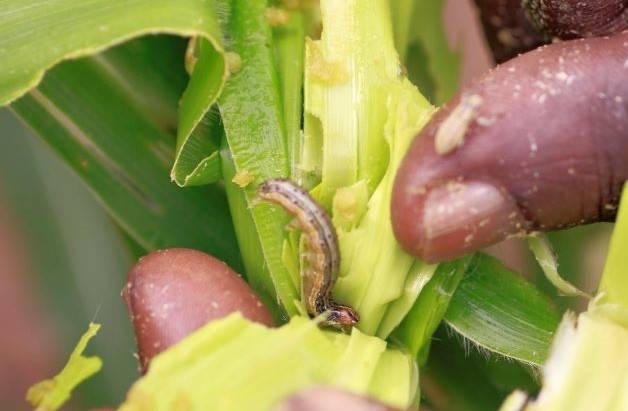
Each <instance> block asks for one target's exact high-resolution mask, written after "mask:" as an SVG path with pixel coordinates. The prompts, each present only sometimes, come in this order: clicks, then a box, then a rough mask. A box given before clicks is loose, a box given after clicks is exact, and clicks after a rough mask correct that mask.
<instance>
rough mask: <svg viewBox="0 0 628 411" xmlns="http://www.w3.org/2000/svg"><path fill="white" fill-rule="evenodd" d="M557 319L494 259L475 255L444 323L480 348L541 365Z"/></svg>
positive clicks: (540, 298)
mask: <svg viewBox="0 0 628 411" xmlns="http://www.w3.org/2000/svg"><path fill="white" fill-rule="evenodd" d="M559 319H560V317H559V316H558V314H557V313H556V312H555V310H554V309H553V308H552V307H551V306H550V304H549V303H548V300H547V298H546V297H545V296H543V295H542V294H541V293H540V292H539V291H538V290H537V289H536V288H535V287H534V286H533V285H531V284H530V283H528V282H526V281H525V280H524V279H523V278H521V277H520V276H518V275H516V274H514V273H512V272H511V271H509V270H508V269H507V268H506V267H504V266H503V265H502V264H501V263H500V262H499V261H498V260H497V259H495V258H493V257H490V256H488V255H485V254H479V253H478V254H476V255H475V257H474V258H473V260H472V261H471V262H470V264H469V267H468V269H467V272H466V275H465V276H464V277H463V279H462V280H461V282H460V284H459V286H458V288H457V290H456V292H455V293H454V295H453V297H452V299H451V301H450V302H449V308H448V309H447V312H446V313H445V321H446V322H447V324H448V325H449V326H451V327H452V328H453V329H454V330H455V331H456V332H458V333H459V334H461V335H462V336H463V337H464V338H466V339H467V340H469V341H470V342H471V343H473V344H476V345H477V346H478V347H479V348H481V349H487V350H489V351H492V352H495V353H498V354H500V355H504V356H506V357H510V358H513V359H516V360H519V361H521V362H524V363H529V364H531V365H537V366H538V365H541V364H542V363H543V361H545V359H546V358H547V355H548V352H549V347H550V344H551V342H552V338H553V335H554V331H555V330H556V327H557V326H558V323H559Z"/></svg>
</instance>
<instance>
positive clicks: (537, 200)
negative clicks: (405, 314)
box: [392, 32, 628, 261]
mask: <svg viewBox="0 0 628 411" xmlns="http://www.w3.org/2000/svg"><path fill="white" fill-rule="evenodd" d="M627 52H628V32H625V33H622V34H619V35H616V36H614V37H611V38H595V39H587V40H575V41H570V42H565V43H560V44H554V45H551V46H546V47H543V48H541V49H539V50H537V51H534V52H531V53H528V54H525V55H523V56H521V57H519V58H517V59H514V60H511V61H510V62H508V63H506V64H504V65H503V66H500V67H498V68H497V69H495V70H494V71H492V72H491V73H489V74H488V75H487V76H486V77H485V78H484V79H482V80H481V81H480V82H478V83H476V84H474V85H473V86H471V87H469V88H468V89H466V90H463V91H462V92H461V93H460V94H459V95H458V96H457V97H455V98H454V99H453V100H452V101H451V102H450V103H449V104H448V105H447V106H445V107H444V108H443V109H441V110H440V111H439V112H438V113H437V114H436V115H435V117H434V118H433V119H432V121H430V123H429V124H428V125H427V126H426V127H425V128H424V130H423V131H422V132H421V133H420V134H419V135H418V136H417V138H416V139H415V141H414V142H413V143H412V145H411V148H410V150H409V152H408V154H407V155H406V157H405V159H404V161H403V163H402V165H401V167H400V170H399V172H398V174H397V179H396V182H395V187H394V190H393V201H392V222H393V228H394V230H395V234H396V235H397V238H398V240H399V241H400V243H401V244H402V246H404V248H405V249H406V250H408V251H409V252H410V253H412V254H415V255H418V256H419V257H421V258H423V259H425V260H427V261H438V260H443V259H447V258H453V257H456V256H459V255H462V254H464V253H467V252H470V251H473V250H476V249H479V248H481V247H484V246H486V245H488V244H491V243H494V242H497V241H499V240H501V239H503V238H505V237H507V236H509V235H512V234H516V233H521V232H527V231H531V230H549V229H557V228H565V227H569V226H572V225H575V224H581V223H586V222H593V221H598V220H610V219H613V218H614V216H615V212H616V210H615V209H616V206H617V203H618V199H619V194H620V189H621V185H622V183H623V181H625V180H626V179H627V178H628V161H626V159H627V158H628V124H627V120H626V119H627V114H628V82H626V81H625V79H626V75H627V74H628V59H627V57H626V56H627ZM437 134H438V137H436V135H437ZM435 140H436V141H435ZM435 144H437V145H438V147H439V150H440V152H441V154H439V153H437V151H436V147H435Z"/></svg>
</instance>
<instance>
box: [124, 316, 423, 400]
mask: <svg viewBox="0 0 628 411" xmlns="http://www.w3.org/2000/svg"><path fill="white" fill-rule="evenodd" d="M389 377H394V378H389ZM417 381H418V375H417V371H416V367H415V365H414V362H413V361H412V359H411V358H410V357H409V356H408V355H406V354H403V353H402V352H400V351H398V350H394V349H390V348H388V347H387V344H386V342H385V341H383V340H380V339H378V338H376V337H371V336H367V335H364V334H362V333H360V332H359V331H358V330H355V329H354V330H353V332H352V333H351V335H346V334H339V333H334V332H325V331H323V330H321V329H320V328H318V326H317V325H316V323H315V322H313V321H309V320H308V319H305V318H303V317H298V316H297V317H293V318H292V319H291V321H290V322H289V323H288V324H285V325H284V326H282V327H280V328H277V329H269V328H266V327H264V326H261V325H259V324H256V323H252V322H250V321H248V320H245V319H243V318H242V317H241V315H240V314H237V313H236V314H232V315H231V316H229V317H226V318H223V319H221V320H217V321H213V322H211V323H209V324H207V325H206V326H204V327H203V328H201V329H199V330H198V331H196V332H195V333H193V334H191V335H190V336H189V337H188V338H186V339H185V340H183V341H182V342H181V343H179V344H177V345H176V346H174V347H172V348H171V349H169V350H167V351H165V352H163V353H161V354H160V355H158V356H157V357H155V358H154V359H153V361H152V363H151V367H150V369H149V371H148V373H147V374H146V376H144V377H143V378H142V379H140V380H139V381H138V382H137V383H135V384H134V386H133V387H132V388H131V390H130V391H129V395H128V397H127V400H126V402H125V403H124V404H122V406H121V407H120V408H119V410H120V411H130V410H134V411H139V410H172V409H178V408H179V407H183V406H185V407H187V408H188V409H207V410H210V409H211V410H214V409H216V410H224V411H230V410H234V411H240V410H251V411H254V410H260V411H261V410H268V409H272V406H273V405H275V404H276V403H277V402H278V401H280V400H281V399H283V398H285V397H286V396H288V395H290V394H292V393H294V392H296V391H298V390H301V389H304V388H307V387H311V386H314V385H326V386H330V387H337V388H341V389H345V390H349V391H352V392H354V393H358V394H366V395H370V396H374V397H375V398H377V399H379V400H380V401H383V402H384V403H385V404H388V405H390V406H393V407H398V408H404V409H405V408H407V407H408V406H409V405H411V404H413V403H415V402H416V398H418V391H417V389H418V385H417Z"/></svg>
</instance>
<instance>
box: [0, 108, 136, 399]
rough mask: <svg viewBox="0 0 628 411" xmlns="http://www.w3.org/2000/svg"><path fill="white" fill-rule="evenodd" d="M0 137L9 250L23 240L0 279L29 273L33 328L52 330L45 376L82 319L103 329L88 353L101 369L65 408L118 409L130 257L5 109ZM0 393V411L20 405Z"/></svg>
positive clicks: (0, 203)
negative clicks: (10, 226) (19, 256)
mask: <svg viewBox="0 0 628 411" xmlns="http://www.w3.org/2000/svg"><path fill="white" fill-rule="evenodd" d="M0 136H1V137H0V207H6V208H7V209H8V210H5V211H7V212H8V213H9V215H10V216H11V217H12V219H13V220H14V222H15V224H14V225H15V228H16V229H17V231H18V237H16V242H15V243H16V244H13V245H17V246H20V245H21V244H20V240H23V245H24V246H25V248H26V249H27V250H26V252H27V254H26V256H27V257H26V258H27V259H28V261H27V268H29V269H27V271H28V272H23V273H16V272H6V270H4V269H2V266H0V281H2V282H3V283H4V282H5V281H10V279H11V278H15V277H17V276H20V275H22V276H28V277H32V281H30V282H28V283H27V286H28V285H30V286H32V287H28V288H29V290H27V292H32V293H33V294H34V297H35V298H34V299H33V302H34V303H35V304H37V305H39V307H38V309H39V311H38V312H40V313H42V314H43V315H42V317H43V318H42V319H41V321H43V322H44V323H43V324H42V325H43V326H47V327H46V328H47V329H49V330H51V333H49V334H50V335H49V336H48V337H50V341H39V344H40V345H41V347H49V351H50V352H48V349H47V348H42V350H44V351H46V354H47V355H52V356H53V358H52V359H51V362H50V365H51V366H52V367H53V369H52V370H47V371H49V372H50V371H52V372H56V371H57V370H59V369H60V368H61V367H62V366H63V364H65V361H66V360H67V357H68V355H69V353H70V352H71V350H72V348H73V347H74V345H75V344H76V342H77V341H78V339H79V337H80V336H81V335H82V334H83V332H85V330H86V329H87V325H88V324H89V322H90V321H94V322H98V323H100V324H102V329H101V331H100V334H99V335H98V336H97V337H96V338H95V339H94V340H93V343H90V347H89V348H88V352H89V353H90V354H94V353H97V354H98V355H99V356H100V357H102V359H103V362H104V366H103V369H102V371H101V372H100V373H98V374H97V375H96V376H95V377H93V378H92V379H90V380H88V381H87V382H86V383H85V384H84V385H82V386H81V387H80V388H79V390H78V392H77V395H76V399H75V401H74V403H73V406H71V408H75V409H85V408H86V407H91V406H99V405H103V404H117V403H119V402H120V400H121V399H122V398H123V396H124V393H125V392H126V389H127V388H128V386H129V385H130V383H131V381H133V380H134V379H136V378H137V376H138V375H139V374H138V371H137V364H136V360H135V358H134V350H135V344H134V341H133V336H132V329H131V325H130V322H129V320H128V316H127V314H126V310H125V308H124V304H123V302H122V299H121V298H120V290H121V289H122V287H123V285H124V281H125V278H126V272H127V270H128V268H129V267H130V265H131V263H132V261H131V255H130V253H129V252H128V251H127V249H126V248H125V245H124V242H123V241H122V238H121V235H120V232H119V231H118V230H117V229H116V227H115V225H114V224H113V222H112V220H110V219H109V217H108V216H107V215H106V213H105V212H104V211H103V209H102V207H101V206H100V204H98V203H97V201H96V200H95V198H94V196H93V195H92V194H91V193H90V192H89V190H88V189H87V187H86V186H85V185H84V184H83V183H82V182H81V181H80V180H79V179H78V177H76V176H75V175H74V174H73V173H72V172H71V171H70V170H69V169H68V168H67V167H66V166H65V165H64V164H63V163H62V162H61V161H60V160H59V159H58V158H57V157H56V156H55V155H54V154H53V153H52V152H51V151H50V150H49V149H48V147H45V146H44V144H43V143H42V142H41V141H39V140H37V139H36V138H35V137H34V136H33V135H32V134H31V133H30V132H29V131H28V130H27V129H26V128H25V127H24V126H22V124H21V123H20V122H19V121H18V120H17V119H16V118H15V117H14V116H13V115H12V114H11V113H10V112H9V111H8V110H6V109H3V110H0ZM19 236H21V239H19ZM5 245H6V244H5ZM1 246H3V244H2V243H0V247H1ZM2 309H3V310H4V311H5V312H3V313H2V317H0V318H3V319H4V320H3V321H2V323H5V322H6V323H9V322H10V321H9V320H8V319H7V317H5V316H9V315H19V314H20V313H18V312H14V311H15V310H14V311H11V310H12V307H2ZM7 310H8V311H7ZM34 326H37V324H34ZM13 331H14V330H5V332H9V333H11V332H13ZM14 337H17V338H25V339H26V338H29V335H23V336H14ZM1 346H2V344H1V343H0V347H1ZM3 351H4V352H3V354H1V355H0V356H8V357H12V358H13V361H15V362H16V363H18V364H22V361H20V360H19V358H18V359H16V356H17V357H24V361H23V363H24V365H25V366H27V364H28V356H30V355H31V354H32V353H29V352H13V353H11V352H7V351H6V349H5V350H3ZM14 371H15V370H14ZM41 371H42V370H32V373H31V374H29V375H33V376H35V375H39V374H40V373H41ZM1 373H2V375H0V385H3V384H2V381H3V380H5V379H6V381H9V380H10V379H14V378H15V374H14V372H12V370H10V369H4V370H2V371H1ZM17 374H18V375H19V373H17ZM50 376H51V374H44V375H40V377H42V378H45V377H50ZM13 382H14V383H15V385H14V387H20V386H23V383H22V382H21V381H19V382H15V381H13ZM33 382H35V381H31V383H33ZM7 385H8V383H7V384H5V386H7ZM24 388H25V387H24ZM2 391H3V390H2V389H0V409H28V407H27V404H26V403H25V402H23V398H24V394H25V391H22V392H2ZM18 400H19V401H20V402H17V401H18Z"/></svg>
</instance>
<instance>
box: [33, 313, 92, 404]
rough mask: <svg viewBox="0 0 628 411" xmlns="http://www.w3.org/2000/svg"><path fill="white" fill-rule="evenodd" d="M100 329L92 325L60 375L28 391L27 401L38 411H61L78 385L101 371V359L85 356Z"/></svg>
mask: <svg viewBox="0 0 628 411" xmlns="http://www.w3.org/2000/svg"><path fill="white" fill-rule="evenodd" d="M99 329H100V324H94V323H91V324H90V325H89V328H88V329H87V331H86V332H85V334H83V336H82V337H81V339H80V340H79V342H78V343H77V344H76V347H75V348H74V351H72V354H70V359H69V360H68V362H67V364H66V365H65V367H63V369H62V370H61V371H60V372H59V374H57V375H56V376H54V377H53V378H51V379H49V380H44V381H40V382H38V383H37V384H35V385H33V386H32V387H30V388H29V389H28V393H27V394H26V399H27V400H28V402H30V403H31V405H33V406H34V407H35V410H36V411H54V410H57V409H59V407H61V406H62V405H63V404H64V403H65V402H66V401H67V400H68V399H69V398H70V395H71V393H72V391H73V390H74V388H75V387H76V386H77V385H79V384H80V383H81V382H83V381H84V380H86V379H87V378H89V377H91V376H92V375H94V374H95V373H97V372H98V371H99V370H100V369H101V367H102V360H101V359H100V358H98V357H86V356H84V355H83V351H85V348H86V347H87V343H89V340H91V339H92V338H93V337H94V336H95V335H96V334H97V333H98V330H99Z"/></svg>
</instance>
